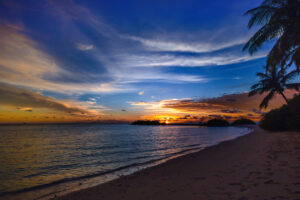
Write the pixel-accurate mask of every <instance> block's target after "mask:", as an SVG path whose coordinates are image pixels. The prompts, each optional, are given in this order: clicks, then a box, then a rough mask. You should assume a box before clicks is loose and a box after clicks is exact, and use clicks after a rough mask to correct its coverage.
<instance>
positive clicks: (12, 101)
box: [0, 83, 95, 116]
mask: <svg viewBox="0 0 300 200" xmlns="http://www.w3.org/2000/svg"><path fill="white" fill-rule="evenodd" d="M0 96H1V98H0V105H2V106H10V107H16V108H17V109H18V110H21V111H32V110H33V109H34V108H45V109H50V110H54V111H56V112H63V113H66V114H74V115H78V116H84V115H94V114H95V113H91V112H90V111H89V110H87V109H84V108H82V107H78V106H71V105H69V104H66V103H63V102H61V101H58V100H56V99H54V98H50V97H45V96H43V95H41V94H40V93H36V92H32V91H30V90H26V89H21V88H18V87H14V86H10V85H7V84H3V83H0Z"/></svg>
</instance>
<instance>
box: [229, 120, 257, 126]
mask: <svg viewBox="0 0 300 200" xmlns="http://www.w3.org/2000/svg"><path fill="white" fill-rule="evenodd" d="M246 124H255V122H254V121H252V120H251V119H247V118H241V119H237V120H235V121H234V122H233V123H232V125H234V126H235V125H246Z"/></svg>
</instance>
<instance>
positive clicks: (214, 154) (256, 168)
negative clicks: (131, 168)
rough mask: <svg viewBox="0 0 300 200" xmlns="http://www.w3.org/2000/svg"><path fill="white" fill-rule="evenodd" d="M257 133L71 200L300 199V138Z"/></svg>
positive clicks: (290, 134)
mask: <svg viewBox="0 0 300 200" xmlns="http://www.w3.org/2000/svg"><path fill="white" fill-rule="evenodd" d="M251 128H253V129H254V131H253V133H250V134H248V135H246V136H242V137H240V138H237V139H235V140H232V141H226V142H222V143H221V144H218V145H216V146H213V147H209V148H206V149H204V150H202V151H199V152H197V153H192V154H188V155H185V156H182V157H179V158H175V159H173V160H169V161H167V162H166V163H163V164H161V165H158V166H155V167H151V168H148V169H145V170H142V171H138V172H136V173H134V174H131V175H128V176H123V177H120V178H119V179H116V180H113V181H110V182H107V183H104V184H101V185H98V186H95V187H91V188H88V189H84V190H80V191H76V192H73V193H70V194H67V195H65V196H62V197H56V198H55V200H68V199H91V200H92V199H106V200H113V199H130V200H134V199H137V200H140V199H218V200H219V199H239V200H246V199H295V200H296V199H300V134H299V133H298V132H276V133H274V132H267V131H263V130H261V129H260V128H258V127H256V126H252V127H251Z"/></svg>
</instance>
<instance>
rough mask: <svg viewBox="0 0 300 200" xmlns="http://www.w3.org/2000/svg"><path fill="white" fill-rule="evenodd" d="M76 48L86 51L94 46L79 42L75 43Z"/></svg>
mask: <svg viewBox="0 0 300 200" xmlns="http://www.w3.org/2000/svg"><path fill="white" fill-rule="evenodd" d="M76 47H77V49H79V50H81V51H88V50H91V49H93V48H94V45H92V44H81V43H77V44H76Z"/></svg>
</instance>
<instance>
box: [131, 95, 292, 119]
mask: <svg viewBox="0 0 300 200" xmlns="http://www.w3.org/2000/svg"><path fill="white" fill-rule="evenodd" d="M285 94H286V96H287V97H288V98H292V97H293V95H294V94H296V92H295V91H294V90H286V92H285ZM264 96H265V95H261V96H260V95H256V96H253V97H248V93H240V94H229V95H223V96H221V97H217V98H209V99H200V100H197V99H166V100H161V101H153V102H130V103H131V105H133V106H135V107H142V108H143V109H144V110H145V112H146V113H147V114H146V115H144V116H142V117H143V118H145V119H155V120H161V121H166V120H168V121H169V122H180V123H181V122H199V121H206V120H208V119H211V118H221V117H222V118H226V119H227V120H229V121H232V120H235V119H238V118H240V117H247V118H250V119H253V120H255V121H259V120H260V119H261V117H262V115H263V114H264V113H265V112H268V111H269V110H271V109H273V108H278V107H280V106H281V105H283V104H284V103H285V101H284V99H283V98H282V97H281V96H280V95H276V96H275V98H274V99H273V100H271V102H270V105H269V107H268V109H266V110H259V109H258V108H259V104H260V103H261V101H262V99H263V98H264Z"/></svg>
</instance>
